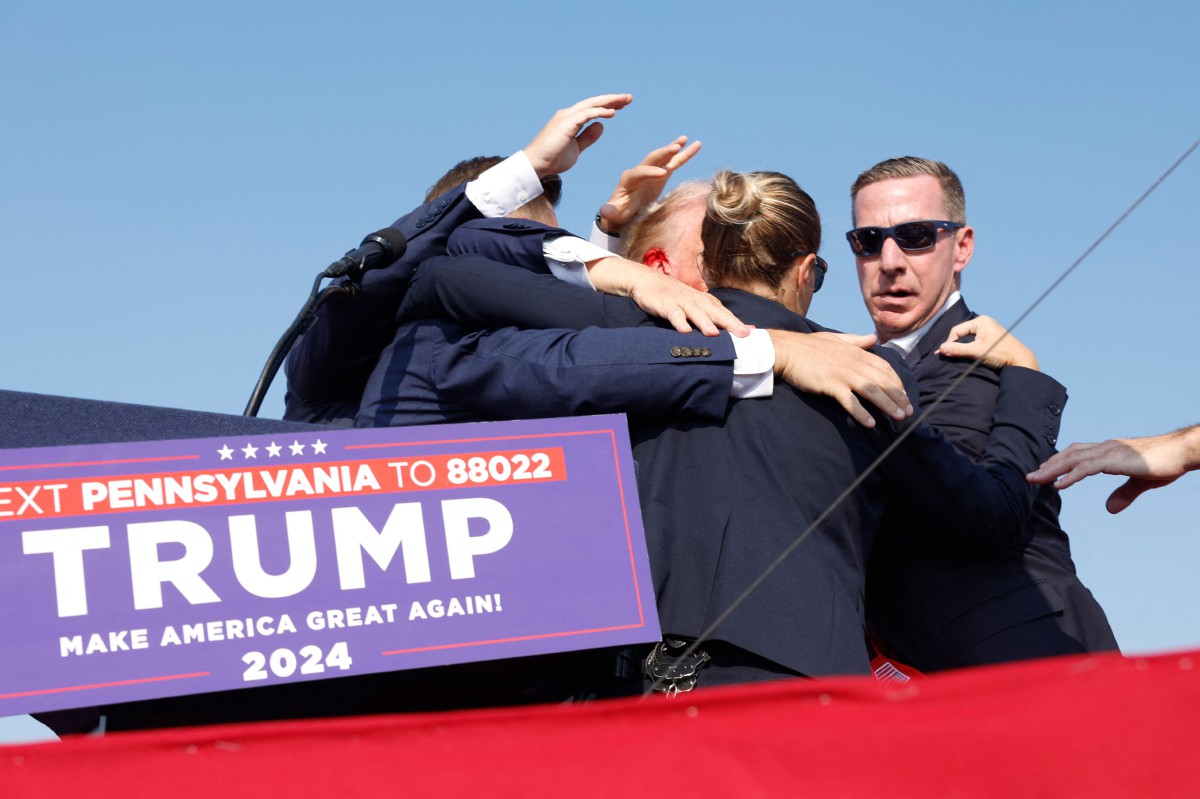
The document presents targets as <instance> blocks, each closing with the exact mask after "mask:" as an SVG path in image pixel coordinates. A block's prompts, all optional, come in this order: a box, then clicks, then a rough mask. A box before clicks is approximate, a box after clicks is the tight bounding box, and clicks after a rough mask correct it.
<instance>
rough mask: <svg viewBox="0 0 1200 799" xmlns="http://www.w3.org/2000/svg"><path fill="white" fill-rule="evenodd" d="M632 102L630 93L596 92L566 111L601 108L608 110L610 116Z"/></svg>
mask: <svg viewBox="0 0 1200 799" xmlns="http://www.w3.org/2000/svg"><path fill="white" fill-rule="evenodd" d="M632 102H633V95H632V94H624V93H623V94H598V95H596V96H595V97H589V98H587V99H586V100H580V101H579V102H577V103H576V104H575V105H573V106H571V107H570V108H568V109H566V110H567V111H568V112H577V111H587V110H589V109H601V110H604V111H608V112H609V114H608V115H609V116H612V115H613V114H615V113H616V112H617V111H619V110H621V109H622V108H624V107H625V106H627V105H629V104H630V103H632Z"/></svg>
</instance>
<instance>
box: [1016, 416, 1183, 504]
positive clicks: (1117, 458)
mask: <svg viewBox="0 0 1200 799" xmlns="http://www.w3.org/2000/svg"><path fill="white" fill-rule="evenodd" d="M1195 469H1200V425H1193V426H1192V427H1187V428H1184V429H1182V430H1176V431H1175V432H1173V433H1165V434H1163V435H1160V436H1147V437H1145V438H1116V439H1110V440H1108V441H1102V442H1100V443H1098V444H1072V445H1071V446H1069V447H1067V448H1066V449H1065V450H1063V451H1062V452H1060V453H1058V454H1056V455H1054V456H1053V457H1051V458H1050V459H1049V460H1047V461H1046V462H1045V463H1043V464H1042V465H1041V466H1040V467H1038V469H1037V470H1036V471H1033V472H1031V473H1030V474H1029V481H1030V482H1031V483H1037V484H1039V485H1040V484H1044V483H1049V482H1051V481H1054V486H1055V488H1060V489H1061V488H1066V487H1068V486H1072V485H1075V483H1078V482H1079V481H1080V480H1082V479H1083V478H1085V477H1087V476H1089V475H1093V474H1115V475H1124V476H1126V477H1128V478H1129V479H1128V480H1126V481H1125V483H1123V484H1122V485H1121V486H1120V487H1119V488H1117V490H1115V491H1113V493H1112V494H1111V495H1110V496H1109V498H1108V502H1106V503H1105V508H1107V509H1108V512H1109V513H1120V512H1121V511H1123V510H1125V508H1127V507H1129V505H1130V504H1131V503H1132V502H1133V501H1134V500H1135V499H1137V498H1138V497H1139V496H1141V494H1142V493H1143V492H1145V491H1149V490H1150V489H1152V488H1161V487H1163V486H1165V485H1169V484H1170V483H1173V482H1175V481H1176V480H1178V479H1179V478H1180V477H1182V476H1183V475H1184V473H1185V472H1189V471H1192V470H1195Z"/></svg>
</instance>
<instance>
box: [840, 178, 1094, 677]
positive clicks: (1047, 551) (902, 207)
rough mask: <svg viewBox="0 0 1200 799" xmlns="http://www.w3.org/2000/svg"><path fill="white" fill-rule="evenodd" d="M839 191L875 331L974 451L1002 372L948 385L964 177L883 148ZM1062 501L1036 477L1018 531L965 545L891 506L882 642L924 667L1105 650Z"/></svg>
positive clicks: (882, 550)
mask: <svg viewBox="0 0 1200 799" xmlns="http://www.w3.org/2000/svg"><path fill="white" fill-rule="evenodd" d="M850 196H851V200H852V203H853V218H854V225H855V228H854V229H853V230H851V231H849V232H848V233H847V234H846V238H847V240H848V241H849V243H850V249H851V251H852V252H853V254H854V256H855V260H856V264H857V268H858V281H859V286H860V288H861V290H862V296H863V301H864V302H865V303H866V306H867V311H868V312H869V313H870V314H871V319H872V321H873V322H874V323H875V330H876V332H877V334H878V336H879V340H880V341H881V342H884V343H885V345H886V346H889V347H892V348H894V349H896V350H898V351H899V352H900V353H901V354H903V355H904V357H905V360H906V361H907V362H908V363H909V365H910V366H911V368H912V370H913V373H914V375H915V377H916V378H917V381H918V383H919V386H920V394H919V398H920V402H919V404H920V406H921V407H922V408H927V407H929V406H931V405H933V404H934V403H935V401H937V400H938V399H939V398H940V397H941V395H942V394H943V393H946V392H947V391H949V393H948V394H947V396H946V398H945V399H944V400H943V401H942V402H941V403H940V404H939V405H938V406H937V407H936V408H935V409H934V410H933V411H932V413H931V414H930V416H929V418H928V421H929V423H930V424H932V425H933V426H934V427H936V428H939V429H940V430H941V431H942V432H943V433H945V434H946V436H947V437H948V438H950V440H951V441H952V442H954V444H955V445H956V446H957V447H958V448H959V449H960V450H962V451H963V452H965V453H967V454H968V455H969V456H971V457H972V458H974V459H978V458H979V456H980V454H981V453H982V451H983V446H984V444H985V442H986V440H987V431H988V430H989V428H990V426H991V423H992V411H993V409H994V407H995V405H996V400H997V395H998V392H999V374H998V373H997V372H995V371H993V370H991V369H989V368H987V367H983V366H980V367H978V368H976V369H975V370H974V371H973V372H971V374H970V375H969V376H968V377H967V378H966V379H965V380H964V381H963V382H962V383H960V384H959V385H958V386H956V387H954V388H953V389H951V388H950V386H951V384H953V383H954V382H955V381H956V380H957V379H958V378H959V377H960V376H961V375H962V373H963V372H965V371H966V370H967V369H968V367H969V366H970V364H971V361H970V359H968V358H961V357H949V356H951V355H956V354H961V353H960V352H958V351H956V347H961V346H963V345H962V344H954V343H947V342H948V340H949V339H950V338H952V337H953V338H958V337H959V336H961V335H963V332H964V331H965V330H969V329H970V327H971V324H970V320H972V319H974V318H975V317H976V314H974V313H972V312H971V311H970V309H968V308H967V305H966V303H965V302H964V301H963V299H962V296H961V294H960V292H959V289H960V286H961V282H962V272H963V270H964V269H965V268H966V267H967V264H969V263H970V261H971V255H972V253H973V252H974V247H975V231H974V230H973V229H972V228H971V226H970V225H968V224H967V220H966V200H965V197H964V194H963V188H962V183H961V182H960V181H959V179H958V176H957V175H956V174H955V173H954V172H953V170H951V169H950V168H949V167H947V166H946V165H945V164H943V163H940V162H938V161H930V160H927V159H924V158H913V157H904V158H894V159H890V160H887V161H883V162H881V163H879V164H876V165H875V166H873V167H871V168H870V169H868V170H867V171H865V172H863V173H862V174H861V175H859V176H858V179H857V180H856V181H855V182H854V185H853V187H852V188H851V190H850ZM966 340H969V339H965V340H964V341H966ZM1051 412H1052V413H1055V414H1057V413H1059V412H1060V409H1059V408H1057V407H1056V408H1053V409H1052V411H1051ZM1050 443H1051V444H1053V443H1054V442H1053V441H1051V442H1050ZM1059 508H1060V501H1059V497H1058V493H1057V492H1056V491H1054V490H1053V489H1050V488H1049V487H1046V488H1043V489H1042V490H1041V491H1040V492H1039V494H1038V496H1037V499H1036V502H1035V504H1034V508H1033V513H1032V515H1031V517H1030V520H1029V523H1028V524H1027V525H1026V529H1025V530H1024V531H1023V534H1022V535H1021V536H1016V537H1014V538H1015V540H1016V541H1019V542H1020V543H1017V544H1012V545H1009V546H1007V547H991V548H982V547H981V548H979V549H970V550H968V549H964V548H961V547H958V548H956V547H953V546H950V545H949V544H948V542H945V541H941V540H938V541H933V540H931V539H929V538H928V537H927V536H925V535H923V531H924V528H925V527H926V526H927V524H926V523H924V522H923V520H921V519H918V518H912V517H906V516H904V515H903V514H902V513H895V514H892V515H891V517H890V518H889V519H888V522H887V524H886V525H885V527H884V530H883V532H881V534H880V536H879V539H878V542H877V544H876V548H875V551H874V553H873V555H872V559H871V566H870V574H869V584H868V600H867V606H868V616H869V618H870V621H871V624H872V627H873V629H874V632H875V634H876V635H877V636H878V637H879V638H880V639H881V645H883V646H884V647H885V648H890V649H891V650H892V653H893V654H895V655H896V656H897V657H899V658H900V659H902V660H905V661H907V662H909V663H911V664H913V665H914V666H916V667H918V668H920V669H922V670H925V671H936V670H940V669H948V668H958V667H963V666H972V665H979V664H984V663H998V662H1003V661H1010V660H1021V659H1026V658H1035V657H1049V656H1053V655H1061V654H1070V653H1079V652H1090V651H1102V650H1110V649H1116V648H1117V643H1116V639H1115V638H1114V637H1113V633H1112V630H1111V628H1110V627H1109V624H1108V620H1107V618H1106V617H1105V615H1104V611H1103V610H1102V609H1101V607H1100V605H1099V604H1098V603H1097V602H1096V600H1095V598H1094V597H1093V596H1092V594H1091V592H1090V591H1088V589H1087V588H1086V587H1084V585H1083V583H1081V582H1080V581H1079V579H1078V578H1077V577H1076V575H1075V564H1074V563H1073V562H1072V560H1071V548H1070V544H1069V542H1068V540H1067V535H1066V533H1064V532H1063V530H1062V528H1061V527H1060V526H1059V523H1058V513H1059Z"/></svg>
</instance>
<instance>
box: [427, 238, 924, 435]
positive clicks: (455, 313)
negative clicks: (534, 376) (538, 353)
mask: <svg viewBox="0 0 1200 799" xmlns="http://www.w3.org/2000/svg"><path fill="white" fill-rule="evenodd" d="M634 267H636V268H637V269H639V270H642V272H644V273H649V274H655V275H658V273H655V272H652V271H651V270H648V269H645V267H641V266H639V265H636V264H635V265H634ZM658 276H659V277H662V275H658ZM668 281H669V279H668ZM669 282H670V283H671V284H674V285H682V284H678V283H677V282H676V281H669ZM405 309H406V313H407V314H411V315H412V318H418V317H438V316H444V317H447V318H449V319H452V320H454V321H455V322H457V323H459V324H461V325H463V326H464V327H467V328H470V329H473V330H479V329H483V328H489V327H506V326H517V327H527V328H571V329H582V328H586V327H629V326H633V325H649V324H653V320H651V319H650V318H649V317H648V316H647V315H646V314H645V313H643V312H642V311H641V310H640V309H639V308H638V307H637V306H636V305H635V304H633V303H632V302H631V301H630V300H629V299H626V298H622V297H613V296H609V295H607V294H603V293H597V292H595V291H591V290H589V289H582V288H580V287H578V286H572V285H568V284H566V283H563V282H562V281H559V280H556V279H554V278H552V277H550V276H549V275H538V274H534V273H532V272H530V271H528V270H525V269H517V268H512V267H507V268H506V267H504V266H503V265H500V264H496V263H493V262H491V261H488V260H487V259H484V258H481V257H480V256H474V255H467V256H460V257H456V258H438V259H434V260H433V261H430V262H429V263H427V264H424V265H422V267H421V270H420V272H419V273H418V274H417V277H416V278H415V279H414V280H413V285H412V288H411V290H410V291H409V295H408V298H407V299H406V301H405ZM769 332H770V334H771V339H772V344H773V345H774V359H773V361H772V360H770V359H768V361H767V363H766V367H765V368H766V369H767V370H772V369H773V371H774V374H775V375H776V376H778V377H780V379H782V380H783V381H784V382H786V383H788V384H789V385H792V386H794V387H796V388H798V389H800V390H802V391H809V392H811V393H817V394H825V395H828V396H832V397H834V398H835V399H836V400H837V401H838V402H839V404H841V405H842V406H843V407H844V408H845V409H846V411H847V412H848V413H850V414H851V415H852V416H853V417H854V418H855V419H857V420H858V421H859V422H860V423H862V424H865V425H867V426H868V427H869V426H873V425H874V423H875V420H874V418H872V417H871V415H870V414H869V413H868V412H867V411H866V410H865V409H864V408H863V406H862V404H861V402H859V400H858V399H857V398H856V394H857V396H858V397H861V398H863V399H865V400H866V401H868V402H870V403H871V404H873V405H875V406H877V407H879V408H880V409H881V410H882V411H883V412H884V413H886V414H888V415H889V416H891V417H892V418H894V419H899V418H903V416H904V415H907V413H911V403H910V402H909V401H908V398H907V396H906V395H905V393H904V388H903V385H902V384H901V382H900V379H899V377H898V376H897V375H896V373H895V371H894V370H893V369H892V368H891V366H890V365H888V364H886V363H885V362H883V361H882V360H880V359H879V357H878V356H876V355H874V354H872V353H870V352H866V351H865V350H864V349H863V347H865V346H870V344H871V343H874V337H873V336H866V337H854V336H851V337H847V336H845V335H843V334H832V333H818V334H807V333H796V332H785V331H769ZM808 367H811V368H808ZM765 390H766V391H767V393H769V381H768V386H766V387H765ZM752 395H757V393H754V394H752Z"/></svg>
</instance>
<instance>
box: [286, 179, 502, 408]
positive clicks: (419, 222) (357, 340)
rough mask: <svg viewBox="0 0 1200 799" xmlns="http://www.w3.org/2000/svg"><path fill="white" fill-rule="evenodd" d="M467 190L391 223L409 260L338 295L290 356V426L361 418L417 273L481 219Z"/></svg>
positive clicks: (372, 272) (455, 191)
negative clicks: (370, 380) (466, 225)
mask: <svg viewBox="0 0 1200 799" xmlns="http://www.w3.org/2000/svg"><path fill="white" fill-rule="evenodd" d="M465 186H466V184H465V183H464V184H463V185H461V186H459V187H457V188H455V189H452V190H451V191H449V192H447V193H446V194H444V195H442V196H441V197H439V198H437V199H434V200H431V201H430V202H428V203H425V204H424V205H422V206H420V207H419V208H417V209H416V210H415V211H413V212H412V213H409V214H406V215H405V216H402V217H400V218H399V219H397V220H396V221H395V222H393V223H392V227H395V228H397V229H399V230H400V232H401V233H403V234H404V236H405V238H407V239H408V248H407V250H405V253H404V255H403V257H401V258H400V260H398V261H397V262H396V263H394V264H392V265H391V266H389V267H387V268H384V269H372V270H369V271H368V272H367V273H366V274H365V275H364V276H363V279H362V288H361V290H359V291H357V292H356V293H355V296H351V295H347V294H337V295H333V296H332V297H331V298H330V299H328V300H327V301H326V302H325V303H324V304H323V305H322V306H321V307H320V309H319V311H318V318H317V320H316V321H315V322H314V323H313V324H312V326H311V327H310V328H309V329H308V330H307V332H305V334H304V335H303V336H301V337H300V339H299V340H298V341H297V342H296V344H295V345H294V346H293V347H292V349H291V351H290V352H289V353H288V358H287V364H286V367H285V371H286V374H287V381H288V388H287V394H286V396H285V398H284V403H285V410H284V414H283V417H284V418H285V419H289V420H293V421H301V422H335V421H339V420H340V421H346V420H350V419H353V418H354V415H355V413H356V412H357V410H358V402H359V398H360V397H361V396H362V393H363V388H364V386H365V385H366V382H367V377H368V376H369V375H370V374H371V370H372V369H373V368H374V367H375V362H376V360H377V359H378V357H379V353H380V351H381V350H382V349H383V348H384V347H386V346H387V344H388V342H389V341H391V340H392V336H393V335H394V334H395V332H396V324H397V321H398V320H397V312H398V310H399V308H400V301H401V300H402V299H403V298H404V292H405V290H406V289H407V288H408V283H409V280H410V279H411V278H412V275H413V272H414V270H415V269H416V268H417V266H418V265H419V264H420V263H421V262H422V261H424V260H425V259H426V258H430V257H432V256H434V255H441V254H443V253H444V252H445V251H446V241H447V239H448V237H449V235H450V233H451V231H453V230H454V228H455V227H457V226H458V225H460V224H462V223H463V222H466V221H468V220H471V219H477V218H479V217H481V216H482V214H481V213H480V212H479V209H477V208H476V207H475V206H474V205H473V204H472V203H471V201H470V200H469V199H467V196H466V194H465Z"/></svg>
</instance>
